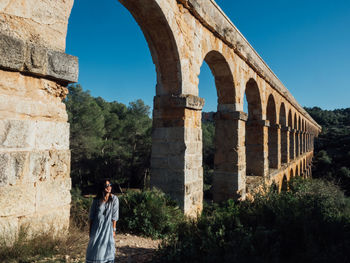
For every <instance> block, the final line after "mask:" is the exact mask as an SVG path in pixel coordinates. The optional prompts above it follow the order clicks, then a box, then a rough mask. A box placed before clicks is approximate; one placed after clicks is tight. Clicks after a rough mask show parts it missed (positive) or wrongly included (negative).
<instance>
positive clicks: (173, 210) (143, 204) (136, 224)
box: [71, 189, 184, 238]
mask: <svg viewBox="0 0 350 263" xmlns="http://www.w3.org/2000/svg"><path fill="white" fill-rule="evenodd" d="M71 193H72V206H71V219H72V223H73V224H74V225H75V227H78V228H79V229H81V230H84V231H86V230H87V227H88V222H89V221H88V220H89V209H90V206H91V203H92V198H91V197H83V196H82V195H81V192H80V191H79V190H77V189H73V190H72V191H71ZM118 198H119V221H118V223H117V228H118V231H122V232H128V233H134V234H140V235H144V236H147V237H152V238H164V237H166V236H168V235H170V234H173V233H175V232H176V231H177V226H178V224H179V223H180V222H182V221H183V220H184V216H183V213H182V211H181V209H180V208H179V207H178V206H177V205H176V203H175V202H174V201H173V200H171V199H170V198H169V197H168V196H166V195H165V194H164V193H162V192H160V191H159V190H156V189H154V190H147V191H135V190H134V191H132V190H129V191H128V192H127V193H125V194H122V195H120V196H118Z"/></svg>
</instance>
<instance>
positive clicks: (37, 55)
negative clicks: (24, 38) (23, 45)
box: [25, 44, 48, 75]
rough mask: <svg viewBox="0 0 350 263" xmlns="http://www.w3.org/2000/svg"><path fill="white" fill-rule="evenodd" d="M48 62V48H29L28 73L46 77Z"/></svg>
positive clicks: (30, 46)
mask: <svg viewBox="0 0 350 263" xmlns="http://www.w3.org/2000/svg"><path fill="white" fill-rule="evenodd" d="M47 62H48V54H47V49H46V48H44V47H41V46H35V45H32V44H29V45H28V46H27V57H26V61H25V67H26V69H27V70H28V71H30V72H33V73H37V74H38V75H45V73H46V69H47Z"/></svg>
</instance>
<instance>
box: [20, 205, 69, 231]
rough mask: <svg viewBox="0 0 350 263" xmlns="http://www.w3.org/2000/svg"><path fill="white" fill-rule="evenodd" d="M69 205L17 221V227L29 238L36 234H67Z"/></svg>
mask: <svg viewBox="0 0 350 263" xmlns="http://www.w3.org/2000/svg"><path fill="white" fill-rule="evenodd" d="M69 215H70V205H64V206H62V205H61V206H56V207H55V208H54V209H49V210H45V211H42V212H39V213H35V214H33V215H30V216H26V217H22V218H20V219H19V222H18V225H19V227H20V228H22V229H24V230H25V231H26V232H27V234H28V235H29V236H34V235H37V234H45V233H48V234H53V235H54V236H61V235H64V234H66V233H67V231H68V227H69Z"/></svg>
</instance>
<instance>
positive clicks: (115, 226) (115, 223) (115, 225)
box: [112, 220, 117, 237]
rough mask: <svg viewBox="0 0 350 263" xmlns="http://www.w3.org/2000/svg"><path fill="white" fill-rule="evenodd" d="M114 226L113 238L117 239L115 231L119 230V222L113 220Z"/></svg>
mask: <svg viewBox="0 0 350 263" xmlns="http://www.w3.org/2000/svg"><path fill="white" fill-rule="evenodd" d="M112 224H113V237H115V231H116V230H117V229H116V228H117V221H115V220H112Z"/></svg>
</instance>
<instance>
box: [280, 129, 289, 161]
mask: <svg viewBox="0 0 350 263" xmlns="http://www.w3.org/2000/svg"><path fill="white" fill-rule="evenodd" d="M289 134H290V128H289V127H287V126H283V127H282V128H281V162H282V163H289V149H290V146H289Z"/></svg>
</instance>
